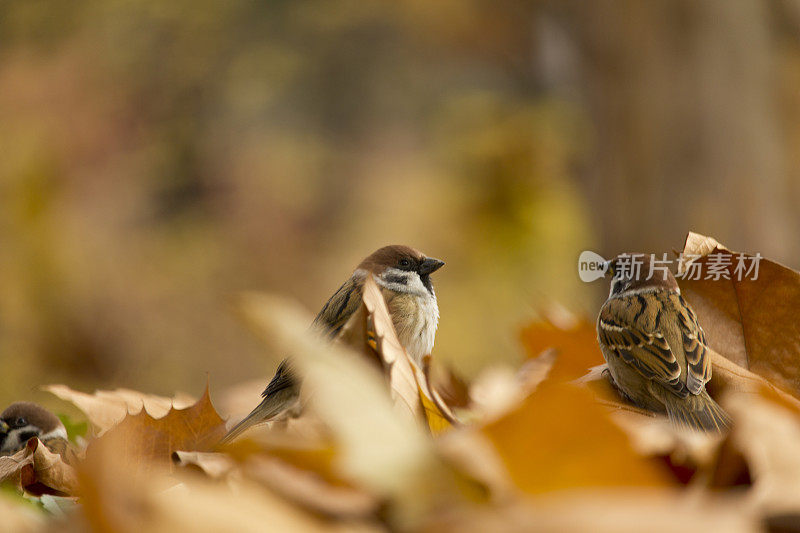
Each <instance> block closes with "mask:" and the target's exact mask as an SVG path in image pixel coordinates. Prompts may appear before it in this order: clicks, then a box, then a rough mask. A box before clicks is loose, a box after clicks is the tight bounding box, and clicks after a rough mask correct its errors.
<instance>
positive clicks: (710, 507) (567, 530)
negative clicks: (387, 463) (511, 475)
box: [423, 488, 762, 533]
mask: <svg viewBox="0 0 800 533" xmlns="http://www.w3.org/2000/svg"><path fill="white" fill-rule="evenodd" d="M739 503H740V499H737V498H719V497H717V498H709V497H687V496H686V495H685V494H681V493H679V492H677V491H671V490H657V489H642V488H637V489H616V490H609V489H605V490H602V489H601V490H591V491H589V490H573V491H569V492H566V493H558V494H552V495H545V496H538V497H536V498H529V499H527V500H524V501H512V502H510V503H507V504H504V505H499V506H495V507H486V506H482V507H474V508H472V509H468V510H456V511H455V512H444V513H442V514H441V515H438V516H437V517H436V519H435V520H433V521H432V522H430V523H429V524H427V526H426V527H425V528H423V531H429V532H431V533H433V532H437V531H459V532H472V531H475V532H479V531H481V532H482V531H504V532H520V533H522V532H526V531H537V532H543V533H582V532H585V531H591V532H592V533H640V532H642V531H647V532H648V533H673V532H675V531H680V532H681V533H708V532H709V531H725V532H726V533H728V532H730V533H756V532H759V531H762V530H761V528H760V527H758V521H757V519H756V517H754V516H753V515H752V513H750V512H748V510H747V509H744V508H742V507H741V506H740V505H739Z"/></svg>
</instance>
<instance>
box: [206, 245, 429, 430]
mask: <svg viewBox="0 0 800 533" xmlns="http://www.w3.org/2000/svg"><path fill="white" fill-rule="evenodd" d="M443 265H444V262H443V261H440V260H439V259H434V258H432V257H426V256H425V255H424V254H422V253H421V252H419V251H417V250H415V249H413V248H410V247H408V246H400V245H393V246H385V247H383V248H380V249H379V250H377V251H375V252H374V253H372V254H371V255H369V256H368V257H367V258H366V259H364V260H363V261H362V262H361V263H360V264H359V265H358V267H356V269H355V270H354V271H353V274H352V275H351V276H350V278H348V280H347V281H345V282H344V284H343V285H342V286H341V287H339V290H337V291H336V292H335V293H334V295H333V296H331V298H330V299H329V300H328V301H327V302H326V303H325V306H324V307H323V308H322V310H321V311H320V312H319V314H318V315H317V316H316V318H315V319H314V322H313V324H312V330H314V331H315V332H318V333H320V334H322V335H324V336H325V337H327V338H328V339H331V340H332V339H334V338H335V337H336V335H337V334H338V333H339V332H340V331H341V330H342V328H343V327H344V325H345V324H346V323H347V321H348V320H349V319H350V317H351V316H353V314H354V313H355V312H356V310H357V309H358V308H359V306H360V305H361V295H362V291H363V288H364V281H365V280H366V279H367V276H368V275H372V276H374V279H375V281H376V282H377V284H378V286H379V287H380V289H381V293H382V294H383V297H384V299H385V300H386V306H387V308H388V309H389V314H390V315H391V317H392V323H393V324H394V328H395V330H396V331H397V336H398V338H399V340H400V342H401V343H402V344H403V347H404V348H405V349H406V352H407V353H408V355H409V356H410V357H411V358H412V359H414V360H415V361H416V362H417V363H420V364H421V362H422V358H423V357H424V356H425V355H428V354H429V353H431V350H432V349H433V342H434V339H435V336H436V327H437V326H438V324H439V306H438V305H437V303H436V293H435V291H434V290H433V282H432V281H431V277H430V275H431V274H432V273H433V272H435V271H436V270H438V269H439V268H441V267H442V266H443ZM261 396H262V397H263V400H262V401H261V403H260V404H259V405H258V406H257V407H256V408H255V409H253V411H252V412H251V413H250V414H249V415H247V416H246V417H245V418H244V420H242V421H241V422H239V423H238V424H237V425H236V426H234V427H233V428H232V429H231V430H230V431H229V432H228V434H227V435H225V437H224V438H223V439H222V442H223V443H224V442H229V441H231V440H232V439H234V438H236V437H237V436H238V435H240V434H242V433H243V432H244V431H246V430H247V429H249V428H250V427H252V426H254V425H256V424H259V423H262V422H268V421H270V420H275V419H277V418H279V417H283V416H286V415H291V414H296V412H297V411H298V410H299V407H300V405H299V404H300V382H299V379H298V377H297V376H296V375H295V373H294V372H293V371H292V368H291V362H290V360H289V359H285V360H284V361H283V362H281V364H280V365H279V366H278V370H277V371H276V372H275V376H274V377H273V378H272V380H271V381H270V382H269V385H267V388H266V390H264V392H263V393H262V394H261Z"/></svg>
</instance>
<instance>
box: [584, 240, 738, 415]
mask: <svg viewBox="0 0 800 533" xmlns="http://www.w3.org/2000/svg"><path fill="white" fill-rule="evenodd" d="M634 262H638V263H639V265H640V267H639V268H638V269H637V268H633V267H632V263H634ZM607 266H608V270H607V275H609V274H610V275H611V276H613V278H612V281H611V290H610V293H609V296H608V299H607V300H606V302H605V303H604V304H603V307H602V308H601V309H600V315H599V316H598V317H597V339H598V341H599V343H600V348H601V350H602V352H603V356H604V357H605V360H606V362H607V363H608V370H609V373H610V378H611V380H612V382H613V384H614V385H615V386H616V388H617V389H618V390H619V391H620V392H621V393H622V394H623V395H624V396H625V397H627V398H628V399H629V400H630V401H631V402H633V403H634V404H636V405H638V406H639V407H642V408H644V409H647V410H649V411H654V412H657V413H666V414H667V416H668V417H669V419H670V421H671V422H672V423H673V424H675V425H677V426H685V427H691V428H694V429H701V430H705V431H723V430H725V429H727V428H728V427H729V426H730V417H729V416H728V414H727V413H726V412H725V411H723V409H722V408H721V407H720V406H719V405H718V404H717V403H716V402H715V401H714V400H713V399H712V398H711V397H710V396H709V395H708V392H706V389H705V385H706V383H707V382H708V381H709V380H710V379H711V356H710V354H709V353H708V345H707V343H706V337H705V334H704V333H703V329H702V328H701V327H700V325H699V324H698V322H697V315H696V314H695V313H694V311H693V310H692V308H691V307H690V306H689V304H688V303H687V302H686V300H684V298H683V296H681V291H680V288H679V287H678V283H677V282H676V281H675V277H674V276H673V275H672V273H671V272H669V270H667V269H666V268H664V269H663V270H661V269H653V268H651V258H650V256H649V255H646V254H622V255H619V256H617V257H615V258H614V259H612V260H611V261H609V262H608V263H607ZM626 266H627V268H626Z"/></svg>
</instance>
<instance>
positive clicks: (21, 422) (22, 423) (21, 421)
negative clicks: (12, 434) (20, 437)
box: [14, 417, 28, 428]
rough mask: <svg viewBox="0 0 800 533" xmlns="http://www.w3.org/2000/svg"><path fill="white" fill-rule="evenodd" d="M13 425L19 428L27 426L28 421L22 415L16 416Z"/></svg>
mask: <svg viewBox="0 0 800 533" xmlns="http://www.w3.org/2000/svg"><path fill="white" fill-rule="evenodd" d="M14 425H15V426H17V427H18V428H21V427H22V426H27V425H28V421H27V420H25V419H24V418H22V417H19V418H17V421H16V422H15V423H14Z"/></svg>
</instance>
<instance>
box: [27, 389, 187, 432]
mask: <svg viewBox="0 0 800 533" xmlns="http://www.w3.org/2000/svg"><path fill="white" fill-rule="evenodd" d="M42 389H43V390H45V391H47V392H50V393H51V394H54V395H55V396H58V397H59V398H61V399H62V400H65V401H67V402H70V403H72V404H74V405H75V406H76V407H77V408H78V409H80V410H81V411H83V413H84V414H85V415H86V418H88V419H89V422H90V423H91V424H92V426H94V429H95V431H96V433H97V434H98V435H102V434H103V433H105V432H106V431H108V430H109V429H111V428H112V427H113V426H115V425H116V424H118V423H119V422H120V421H122V419H123V418H125V416H126V415H128V414H129V413H138V412H139V411H141V410H142V409H145V410H146V411H147V412H148V413H150V415H151V416H154V417H155V418H161V417H163V416H165V415H166V414H167V413H168V412H169V411H170V409H172V408H175V409H184V408H186V407H189V406H190V405H192V404H193V403H195V399H194V398H192V397H191V396H189V395H187V394H183V393H178V394H176V395H175V397H173V398H166V397H164V396H156V395H153V394H145V393H142V392H138V391H135V390H131V389H116V390H111V391H104V390H98V391H95V392H94V394H86V393H85V392H80V391H76V390H73V389H71V388H69V387H67V386H66V385H45V386H44V387H42Z"/></svg>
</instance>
